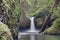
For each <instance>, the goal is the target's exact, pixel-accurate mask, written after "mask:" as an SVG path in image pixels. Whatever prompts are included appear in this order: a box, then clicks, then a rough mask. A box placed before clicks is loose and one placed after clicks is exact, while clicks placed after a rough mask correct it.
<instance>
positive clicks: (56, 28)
mask: <svg viewBox="0 0 60 40" xmlns="http://www.w3.org/2000/svg"><path fill="white" fill-rule="evenodd" d="M45 33H47V34H60V18H57V19H56V20H55V21H54V22H53V25H52V26H51V27H50V28H48V29H46V30H45Z"/></svg>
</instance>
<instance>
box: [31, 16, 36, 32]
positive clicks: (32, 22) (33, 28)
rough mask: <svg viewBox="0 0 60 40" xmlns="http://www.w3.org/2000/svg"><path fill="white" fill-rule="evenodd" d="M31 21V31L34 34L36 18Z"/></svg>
mask: <svg viewBox="0 0 60 40" xmlns="http://www.w3.org/2000/svg"><path fill="white" fill-rule="evenodd" d="M30 20H31V25H30V31H31V32H34V31H35V25H34V17H31V18H30Z"/></svg>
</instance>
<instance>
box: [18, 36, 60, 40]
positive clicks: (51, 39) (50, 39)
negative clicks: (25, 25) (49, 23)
mask: <svg viewBox="0 0 60 40" xmlns="http://www.w3.org/2000/svg"><path fill="white" fill-rule="evenodd" d="M19 40H30V36H29V35H26V36H22V38H20V39H19ZM35 40H60V36H59V35H35Z"/></svg>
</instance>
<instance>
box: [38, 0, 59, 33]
mask: <svg viewBox="0 0 60 40" xmlns="http://www.w3.org/2000/svg"><path fill="white" fill-rule="evenodd" d="M59 2H60V0H55V2H54V3H53V4H52V6H51V12H49V14H48V16H47V17H46V19H45V21H44V23H43V25H42V27H41V29H40V32H39V33H41V32H43V31H44V30H45V29H46V26H47V24H48V21H49V19H50V17H51V15H52V13H53V9H54V7H57V5H58V4H59Z"/></svg>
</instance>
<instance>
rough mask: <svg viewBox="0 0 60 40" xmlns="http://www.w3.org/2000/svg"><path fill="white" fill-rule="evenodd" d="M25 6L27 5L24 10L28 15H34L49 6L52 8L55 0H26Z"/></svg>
mask: <svg viewBox="0 0 60 40" xmlns="http://www.w3.org/2000/svg"><path fill="white" fill-rule="evenodd" d="M23 2H24V5H25V6H24V7H27V8H25V9H24V7H23V6H22V7H21V8H23V10H24V12H25V13H26V15H27V16H28V17H29V16H34V15H37V14H38V13H40V12H41V11H43V10H44V9H47V7H49V8H50V6H51V5H52V3H53V2H54V0H24V1H23ZM26 10H27V11H26Z"/></svg>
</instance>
